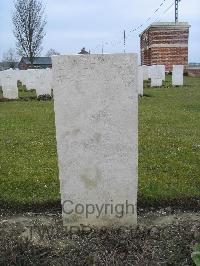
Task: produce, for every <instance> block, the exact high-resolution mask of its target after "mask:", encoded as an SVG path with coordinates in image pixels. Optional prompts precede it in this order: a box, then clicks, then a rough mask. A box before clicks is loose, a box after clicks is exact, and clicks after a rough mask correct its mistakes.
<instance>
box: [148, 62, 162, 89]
mask: <svg viewBox="0 0 200 266" xmlns="http://www.w3.org/2000/svg"><path fill="white" fill-rule="evenodd" d="M162 80H163V72H162V67H160V65H152V66H151V87H161V86H162Z"/></svg>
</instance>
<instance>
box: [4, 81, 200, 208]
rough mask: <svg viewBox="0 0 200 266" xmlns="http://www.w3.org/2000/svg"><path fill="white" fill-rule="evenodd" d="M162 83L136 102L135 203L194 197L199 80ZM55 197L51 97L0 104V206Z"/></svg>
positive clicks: (198, 188) (198, 191)
mask: <svg viewBox="0 0 200 266" xmlns="http://www.w3.org/2000/svg"><path fill="white" fill-rule="evenodd" d="M169 79H170V76H169V77H168V81H169ZM168 81H167V82H166V83H165V86H164V87H163V88H159V89H156V88H146V89H145V94H146V97H143V98H140V100H139V199H140V201H145V200H148V201H154V200H157V201H159V200H170V199H187V198H192V197H194V198H195V197H200V78H190V77H185V83H186V85H185V86H183V87H177V88H172V87H171V86H169V83H168ZM147 96H148V97H147ZM59 199H60V194H59V179H58V168H57V155H56V140H55V126H54V112H53V101H47V102H43V101H37V100H32V101H21V100H20V101H8V102H0V204H1V202H3V203H5V202H6V203H7V204H8V205H9V204H10V205H12V204H18V205H19V206H20V205H22V204H46V203H54V202H57V201H59Z"/></svg>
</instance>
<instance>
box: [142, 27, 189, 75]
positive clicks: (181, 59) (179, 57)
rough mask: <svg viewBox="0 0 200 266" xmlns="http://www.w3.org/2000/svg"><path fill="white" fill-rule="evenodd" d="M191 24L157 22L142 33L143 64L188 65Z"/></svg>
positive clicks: (169, 67) (168, 68)
mask: <svg viewBox="0 0 200 266" xmlns="http://www.w3.org/2000/svg"><path fill="white" fill-rule="evenodd" d="M189 28H190V26H189V24H188V23H186V22H178V23H174V22H156V23H153V24H151V25H150V26H149V27H148V28H147V29H146V30H144V31H143V32H142V33H141V35H140V49H141V64H142V65H148V66H150V65H165V67H166V71H172V66H173V65H184V66H187V65H188V39H189Z"/></svg>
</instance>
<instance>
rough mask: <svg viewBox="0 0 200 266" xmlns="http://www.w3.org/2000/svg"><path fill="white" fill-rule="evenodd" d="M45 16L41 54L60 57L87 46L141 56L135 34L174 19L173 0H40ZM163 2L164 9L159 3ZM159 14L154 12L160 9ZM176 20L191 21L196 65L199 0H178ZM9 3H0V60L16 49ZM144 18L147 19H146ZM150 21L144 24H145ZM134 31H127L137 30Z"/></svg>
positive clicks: (198, 57) (198, 56)
mask: <svg viewBox="0 0 200 266" xmlns="http://www.w3.org/2000/svg"><path fill="white" fill-rule="evenodd" d="M43 2H44V5H45V9H46V11H45V13H46V17H47V22H48V24H47V26H46V36H45V38H44V41H43V52H42V55H45V53H46V51H47V50H48V49H50V48H54V49H55V50H57V51H58V52H60V53H62V54H70V53H77V52H79V51H80V49H81V48H82V47H83V46H85V47H86V49H87V50H89V49H90V50H91V52H92V53H99V52H101V49H102V43H104V51H105V52H106V53H109V52H111V53H112V52H123V30H124V29H126V34H127V36H128V35H129V34H130V36H128V38H127V43H126V51H127V52H139V37H138V35H139V33H140V32H141V31H143V30H144V29H145V28H146V27H147V26H148V25H149V24H150V23H151V22H154V21H167V22H168V21H174V6H172V7H171V9H169V10H168V12H166V13H165V11H166V10H167V9H168V7H170V5H171V4H172V3H173V2H174V0H84V1H83V0H43ZM162 2H163V5H161V6H160V4H161V3H162ZM159 6H160V8H159V10H158V11H157V12H156V13H154V12H155V10H156V9H157V8H158V7H159ZM179 7H180V8H179V21H181V22H189V23H190V25H191V28H190V41H189V61H190V62H200V52H199V47H200V0H181V2H180V4H179ZM12 11H13V0H0V58H1V57H2V54H3V53H4V52H6V51H7V50H8V49H9V48H15V39H14V37H13V33H12V28H13V26H12V21H11V16H12ZM150 17H151V19H150V20H148V18H150ZM147 20H148V21H147ZM142 24H143V26H142V27H140V28H139V29H138V30H137V31H134V32H131V33H130V31H131V30H133V29H135V28H138V26H140V25H142Z"/></svg>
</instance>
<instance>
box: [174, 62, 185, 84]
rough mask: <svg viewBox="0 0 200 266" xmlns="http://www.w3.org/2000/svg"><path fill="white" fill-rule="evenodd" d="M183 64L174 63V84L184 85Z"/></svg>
mask: <svg viewBox="0 0 200 266" xmlns="http://www.w3.org/2000/svg"><path fill="white" fill-rule="evenodd" d="M183 71H184V66H183V65H174V66H173V72H172V86H183Z"/></svg>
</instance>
